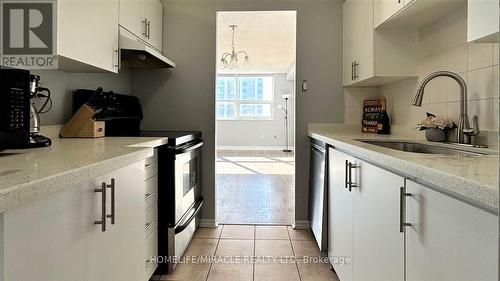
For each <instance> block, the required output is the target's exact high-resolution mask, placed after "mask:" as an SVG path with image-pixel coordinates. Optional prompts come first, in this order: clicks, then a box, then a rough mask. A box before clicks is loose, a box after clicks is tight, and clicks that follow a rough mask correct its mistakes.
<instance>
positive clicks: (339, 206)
mask: <svg viewBox="0 0 500 281" xmlns="http://www.w3.org/2000/svg"><path fill="white" fill-rule="evenodd" d="M328 153H329V155H328V158H329V167H328V178H329V183H328V212H329V215H328V220H329V223H328V256H329V257H330V258H331V260H330V262H331V263H332V265H333V267H334V268H335V272H336V273H337V275H338V277H339V279H340V280H342V281H351V280H353V279H352V261H353V192H349V190H348V189H346V188H345V183H346V176H345V171H346V160H349V159H350V158H349V156H348V155H347V154H345V153H342V152H340V151H337V150H335V149H333V148H330V149H329V152H328Z"/></svg>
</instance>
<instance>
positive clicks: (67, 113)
mask: <svg viewBox="0 0 500 281" xmlns="http://www.w3.org/2000/svg"><path fill="white" fill-rule="evenodd" d="M31 73H32V74H36V75H40V81H41V82H42V83H43V86H44V87H47V88H49V89H50V92H51V97H52V102H53V107H52V109H51V110H50V111H49V112H47V113H45V114H41V115H40V119H41V123H42V125H57V124H64V123H66V121H68V120H69V118H71V116H72V112H71V109H72V102H73V94H72V93H73V91H74V90H76V89H97V87H99V86H101V87H102V88H103V89H104V90H105V91H110V90H112V91H114V92H116V93H120V94H130V89H131V85H130V83H131V82H130V72H129V71H127V70H121V71H120V74H114V73H69V72H62V71H57V70H36V71H31Z"/></svg>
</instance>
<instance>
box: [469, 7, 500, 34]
mask: <svg viewBox="0 0 500 281" xmlns="http://www.w3.org/2000/svg"><path fill="white" fill-rule="evenodd" d="M467 3H468V4H467V8H468V11H467V41H469V42H472V41H475V42H498V24H499V22H498V18H499V17H500V15H499V8H498V0H469V1H468V2H467Z"/></svg>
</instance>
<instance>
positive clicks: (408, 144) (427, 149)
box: [358, 140, 487, 156]
mask: <svg viewBox="0 0 500 281" xmlns="http://www.w3.org/2000/svg"><path fill="white" fill-rule="evenodd" d="M358 141H360V142H364V143H369V144H373V145H377V146H382V147H387V148H390V149H395V150H400V151H406V152H413V153H422V154H444V155H463V156H480V155H486V154H487V153H481V152H475V151H467V150H463V149H458V148H452V147H444V146H439V145H432V144H426V143H419V142H412V141H384V140H358Z"/></svg>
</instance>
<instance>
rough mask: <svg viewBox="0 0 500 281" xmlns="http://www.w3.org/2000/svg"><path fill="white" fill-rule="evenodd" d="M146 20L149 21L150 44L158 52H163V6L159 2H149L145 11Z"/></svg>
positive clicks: (148, 39) (153, 0) (150, 0)
mask: <svg viewBox="0 0 500 281" xmlns="http://www.w3.org/2000/svg"><path fill="white" fill-rule="evenodd" d="M145 14H146V19H147V20H148V38H147V41H148V43H149V44H151V45H153V47H155V48H156V49H157V50H158V51H160V52H162V50H163V5H162V4H161V2H160V1H158V0H148V1H147V5H146V9H145Z"/></svg>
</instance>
